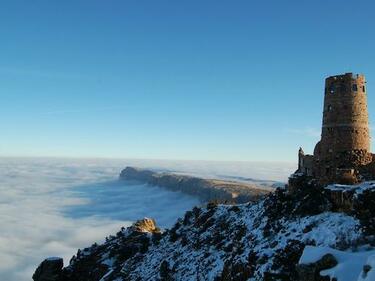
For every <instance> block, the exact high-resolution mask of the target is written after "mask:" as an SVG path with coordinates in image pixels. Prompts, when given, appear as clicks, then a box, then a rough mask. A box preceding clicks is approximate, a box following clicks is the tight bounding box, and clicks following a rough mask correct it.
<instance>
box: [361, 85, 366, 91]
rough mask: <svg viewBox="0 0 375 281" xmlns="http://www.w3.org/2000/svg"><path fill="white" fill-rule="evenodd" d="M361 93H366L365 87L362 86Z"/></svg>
mask: <svg viewBox="0 0 375 281" xmlns="http://www.w3.org/2000/svg"><path fill="white" fill-rule="evenodd" d="M362 91H363V92H364V93H365V92H366V88H365V85H363V86H362Z"/></svg>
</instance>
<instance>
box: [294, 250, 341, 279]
mask: <svg viewBox="0 0 375 281" xmlns="http://www.w3.org/2000/svg"><path fill="white" fill-rule="evenodd" d="M336 265H337V260H336V258H335V257H334V256H333V255H332V254H326V255H324V256H323V257H322V258H321V259H320V260H318V261H316V262H314V263H309V264H300V265H297V273H298V279H297V280H299V281H330V278H329V277H327V276H325V277H324V276H321V275H320V272H321V271H322V270H325V269H329V268H332V267H335V266H336Z"/></svg>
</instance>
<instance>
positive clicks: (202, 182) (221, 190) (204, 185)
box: [120, 167, 274, 203]
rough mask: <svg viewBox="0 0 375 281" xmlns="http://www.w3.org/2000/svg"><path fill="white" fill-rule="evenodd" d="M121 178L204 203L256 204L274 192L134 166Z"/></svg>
mask: <svg viewBox="0 0 375 281" xmlns="http://www.w3.org/2000/svg"><path fill="white" fill-rule="evenodd" d="M120 179H122V180H130V181H140V182H144V183H148V184H150V185H156V186H160V187H163V188H166V189H169V190H171V191H179V192H183V193H186V194H189V195H192V196H196V197H198V198H200V199H201V200H202V201H203V202H209V201H219V202H227V203H245V202H249V201H255V200H257V199H259V198H260V197H262V196H264V195H266V194H268V193H269V192H271V191H273V190H274V188H273V187H271V186H261V185H255V184H249V183H245V182H238V181H226V180H218V179H203V178H198V177H193V176H187V175H180V174H175V173H165V172H163V173H158V172H154V171H151V170H145V169H139V168H134V167H127V168H125V169H124V170H123V171H122V172H121V174H120Z"/></svg>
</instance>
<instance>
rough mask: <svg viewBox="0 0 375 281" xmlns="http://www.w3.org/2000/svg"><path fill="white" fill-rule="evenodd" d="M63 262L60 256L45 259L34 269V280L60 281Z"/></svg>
mask: <svg viewBox="0 0 375 281" xmlns="http://www.w3.org/2000/svg"><path fill="white" fill-rule="evenodd" d="M63 266H64V262H63V259H62V258H48V259H45V260H44V261H43V262H42V263H41V264H40V265H39V266H38V268H37V269H36V271H35V273H34V275H33V280H34V281H62V277H61V273H62V268H63Z"/></svg>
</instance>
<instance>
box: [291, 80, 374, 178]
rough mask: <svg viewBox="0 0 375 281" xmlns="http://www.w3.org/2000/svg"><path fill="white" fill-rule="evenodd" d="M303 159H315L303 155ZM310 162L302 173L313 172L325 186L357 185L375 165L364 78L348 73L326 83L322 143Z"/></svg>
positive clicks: (317, 146)
mask: <svg viewBox="0 0 375 281" xmlns="http://www.w3.org/2000/svg"><path fill="white" fill-rule="evenodd" d="M301 157H302V158H305V157H310V158H311V157H312V156H311V155H301V154H300V153H299V158H301ZM302 160H304V159H302ZM299 162H301V159H299ZM310 162H312V163H311V164H310V165H309V167H302V168H303V169H301V168H299V170H298V172H299V173H303V174H306V172H304V171H306V170H308V169H312V176H313V177H314V178H316V179H318V180H319V182H320V183H322V184H326V183H330V182H340V181H343V179H344V181H346V182H348V181H349V182H350V181H352V182H355V181H357V180H358V176H359V170H360V168H361V167H363V166H366V165H367V164H369V163H371V162H372V154H371V153H370V132H369V122H368V110H367V93H366V81H365V77H364V76H363V75H353V74H352V73H346V74H343V75H336V76H330V77H328V78H327V79H326V81H325V91H324V108H323V124H322V134H321V140H320V141H319V142H318V143H317V145H316V146H315V149H314V155H313V161H310Z"/></svg>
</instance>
